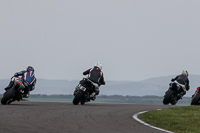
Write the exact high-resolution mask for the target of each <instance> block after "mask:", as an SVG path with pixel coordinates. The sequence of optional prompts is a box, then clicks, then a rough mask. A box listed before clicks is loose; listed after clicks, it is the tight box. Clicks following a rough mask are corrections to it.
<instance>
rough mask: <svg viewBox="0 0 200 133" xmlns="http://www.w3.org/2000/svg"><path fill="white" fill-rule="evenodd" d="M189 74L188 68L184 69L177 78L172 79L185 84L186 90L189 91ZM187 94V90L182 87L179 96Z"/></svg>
mask: <svg viewBox="0 0 200 133" xmlns="http://www.w3.org/2000/svg"><path fill="white" fill-rule="evenodd" d="M188 75H189V74H188V72H187V71H186V70H183V72H182V74H180V75H178V76H176V77H175V78H172V79H171V81H172V82H173V81H177V82H178V83H179V84H181V85H184V86H185V88H186V90H187V91H188V90H189V89H190V86H189V79H188ZM185 94H186V91H184V90H183V89H181V93H180V95H179V98H182V97H183V96H184V95H185Z"/></svg>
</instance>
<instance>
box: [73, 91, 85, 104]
mask: <svg viewBox="0 0 200 133" xmlns="http://www.w3.org/2000/svg"><path fill="white" fill-rule="evenodd" d="M82 98H83V92H78V93H77V94H76V95H75V97H74V99H73V104H74V105H78V104H79V103H80V102H81V100H82Z"/></svg>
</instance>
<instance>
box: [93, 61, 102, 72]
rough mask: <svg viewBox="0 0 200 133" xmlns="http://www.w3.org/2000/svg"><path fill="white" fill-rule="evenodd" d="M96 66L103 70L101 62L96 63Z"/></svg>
mask: <svg viewBox="0 0 200 133" xmlns="http://www.w3.org/2000/svg"><path fill="white" fill-rule="evenodd" d="M94 66H96V67H98V68H99V69H101V70H102V64H101V63H100V62H97V63H95V65H94Z"/></svg>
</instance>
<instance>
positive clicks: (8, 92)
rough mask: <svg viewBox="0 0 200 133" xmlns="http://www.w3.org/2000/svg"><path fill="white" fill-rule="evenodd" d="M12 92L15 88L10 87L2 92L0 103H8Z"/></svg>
mask: <svg viewBox="0 0 200 133" xmlns="http://www.w3.org/2000/svg"><path fill="white" fill-rule="evenodd" d="M14 94H15V89H14V88H11V89H9V90H7V91H6V92H5V93H4V94H3V98H2V99H1V104H3V105H6V104H10V103H11V102H12V99H13V97H14Z"/></svg>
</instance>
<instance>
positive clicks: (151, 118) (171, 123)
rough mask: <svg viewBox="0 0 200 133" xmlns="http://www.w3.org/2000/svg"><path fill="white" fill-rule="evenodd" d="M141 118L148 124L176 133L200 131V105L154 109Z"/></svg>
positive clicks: (199, 132)
mask: <svg viewBox="0 0 200 133" xmlns="http://www.w3.org/2000/svg"><path fill="white" fill-rule="evenodd" d="M139 118H140V119H141V120H143V121H145V122H146V123H148V124H151V125H153V126H156V127H160V128H163V129H166V130H170V131H173V132H176V133H200V126H199V125H200V106H183V107H173V108H168V109H163V110H153V111H149V112H147V113H144V114H141V115H140V116H139Z"/></svg>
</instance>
